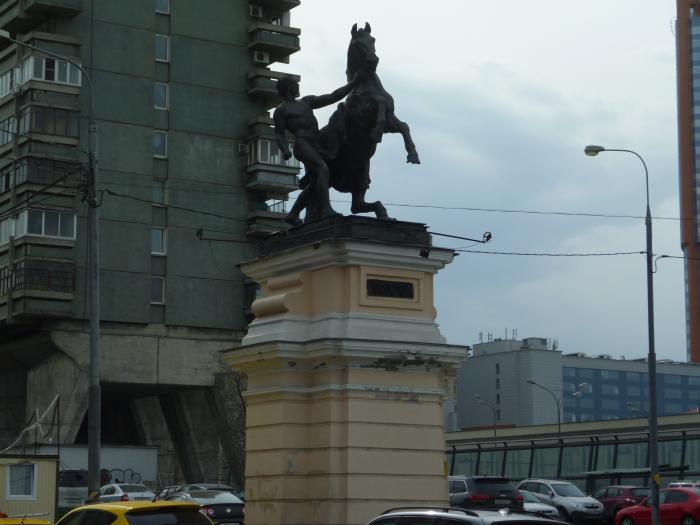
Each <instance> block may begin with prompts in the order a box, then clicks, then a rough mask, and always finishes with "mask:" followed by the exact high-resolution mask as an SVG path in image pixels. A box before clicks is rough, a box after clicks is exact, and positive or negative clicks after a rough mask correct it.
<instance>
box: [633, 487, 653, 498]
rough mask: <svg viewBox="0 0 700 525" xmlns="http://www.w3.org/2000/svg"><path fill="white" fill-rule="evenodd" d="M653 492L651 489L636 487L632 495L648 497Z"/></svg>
mask: <svg viewBox="0 0 700 525" xmlns="http://www.w3.org/2000/svg"><path fill="white" fill-rule="evenodd" d="M649 494H651V491H650V490H649V489H634V490H632V496H634V497H635V498H646V497H647V496H649Z"/></svg>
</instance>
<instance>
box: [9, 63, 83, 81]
mask: <svg viewBox="0 0 700 525" xmlns="http://www.w3.org/2000/svg"><path fill="white" fill-rule="evenodd" d="M21 71H22V75H21V83H24V82H27V81H29V80H44V81H46V82H56V83H57V84H68V85H70V86H80V84H81V82H82V78H81V77H82V75H81V74H80V69H78V66H76V65H75V64H72V63H70V62H68V61H66V60H60V59H57V58H51V57H42V56H30V57H27V58H26V59H25V60H24V62H22V70H21ZM19 80H20V79H18V81H19Z"/></svg>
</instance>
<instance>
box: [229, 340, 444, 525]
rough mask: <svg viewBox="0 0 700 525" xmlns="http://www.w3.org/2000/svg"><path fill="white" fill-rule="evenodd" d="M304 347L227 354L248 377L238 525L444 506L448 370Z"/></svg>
mask: <svg viewBox="0 0 700 525" xmlns="http://www.w3.org/2000/svg"><path fill="white" fill-rule="evenodd" d="M367 344H368V343H367ZM308 346H311V347H313V348H312V349H310V348H309V347H308ZM308 346H307V345H303V344H289V343H287V344H283V345H281V344H274V343H270V344H266V345H260V346H253V347H248V348H244V349H242V350H237V351H235V352H230V353H229V354H228V355H227V360H228V361H229V363H231V364H232V365H233V366H234V368H236V369H238V370H242V371H244V372H246V373H247V374H248V391H247V392H246V399H247V436H246V497H247V502H246V524H247V525H250V524H255V525H258V524H279V523H285V524H299V525H301V524H306V525H313V524H343V525H345V524H362V523H366V522H367V521H368V520H369V519H370V518H371V517H372V516H375V515H377V514H379V513H381V512H383V511H384V510H386V509H388V508H390V507H396V506H406V505H446V504H447V484H446V477H445V476H446V472H445V447H444V443H445V441H444V433H443V421H442V408H441V400H442V397H443V396H444V391H443V389H442V385H443V382H444V379H445V370H446V369H445V368H444V367H443V366H441V365H440V364H437V363H433V364H432V365H426V364H425V361H426V359H425V355H426V354H425V353H421V354H420V355H419V354H417V353H414V354H410V353H406V354H404V355H403V357H402V358H399V357H395V358H391V359H385V358H380V359H377V358H373V357H371V356H368V355H366V350H367V349H366V348H364V349H363V348H361V347H358V345H357V344H350V343H348V342H343V341H338V340H328V341H315V342H314V343H313V344H312V345H308ZM402 346H404V347H405V345H402ZM436 346H437V345H436ZM423 350H424V351H426V350H427V351H430V350H432V351H433V352H434V351H435V350H436V348H434V347H432V348H431V347H428V348H426V347H425V346H423ZM443 350H444V349H443ZM451 350H452V351H455V350H456V349H455V348H454V347H453V348H452V349H451ZM362 354H365V355H362ZM387 355H394V356H398V355H400V354H399V353H398V352H395V353H391V352H389V353H388V354H387ZM419 363H420V364H419ZM447 370H448V372H449V369H447Z"/></svg>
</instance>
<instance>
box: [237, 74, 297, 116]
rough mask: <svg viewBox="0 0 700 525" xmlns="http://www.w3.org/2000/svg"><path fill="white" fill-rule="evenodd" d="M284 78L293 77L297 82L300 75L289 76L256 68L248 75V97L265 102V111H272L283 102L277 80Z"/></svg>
mask: <svg viewBox="0 0 700 525" xmlns="http://www.w3.org/2000/svg"><path fill="white" fill-rule="evenodd" d="M282 77H291V78H293V79H294V80H296V81H297V82H298V81H299V79H300V78H301V77H300V76H299V75H289V74H286V73H280V72H277V71H270V70H269V69H265V68H256V69H254V70H252V71H251V72H250V73H248V95H250V96H251V97H253V98H255V99H257V100H260V101H261V102H263V104H264V106H265V109H266V110H267V109H272V108H274V107H275V106H277V105H278V104H279V103H280V102H281V100H280V97H279V95H278V94H277V80H279V79H280V78H282Z"/></svg>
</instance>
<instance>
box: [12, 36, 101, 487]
mask: <svg viewBox="0 0 700 525" xmlns="http://www.w3.org/2000/svg"><path fill="white" fill-rule="evenodd" d="M0 42H12V43H13V44H16V45H18V46H21V47H24V48H27V49H31V50H32V51H36V52H38V53H41V54H42V55H47V56H50V57H53V58H57V59H59V60H64V61H66V62H68V63H69V64H72V65H74V66H75V67H77V68H78V69H79V70H80V73H81V75H82V78H84V79H85V81H86V82H87V85H88V89H89V91H90V116H89V120H88V129H87V131H88V157H89V162H90V167H89V173H88V179H87V203H88V225H89V228H90V243H89V246H90V247H89V251H88V268H89V269H88V276H89V279H90V371H89V374H90V382H89V385H90V387H89V391H88V493H91V492H93V491H96V490H99V488H100V428H101V421H100V419H101V414H100V411H101V404H102V401H101V397H102V394H101V391H100V350H99V348H100V347H99V344H100V270H99V268H100V263H99V254H100V249H99V238H100V237H99V224H100V215H99V207H98V204H97V192H96V182H97V169H98V168H97V160H98V157H97V121H96V120H95V91H94V89H93V86H92V79H91V78H90V75H88V73H87V72H86V71H85V70H84V69H83V67H82V65H81V64H80V63H79V62H77V61H76V60H75V59H74V58H71V57H67V56H64V55H59V54H57V53H54V52H52V51H49V50H48V49H43V48H40V47H36V46H33V45H31V44H27V43H26V42H22V41H21V40H17V39H15V38H12V37H11V36H10V33H9V32H7V31H5V30H0ZM59 436H60V429H59ZM59 441H60V438H59Z"/></svg>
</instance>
